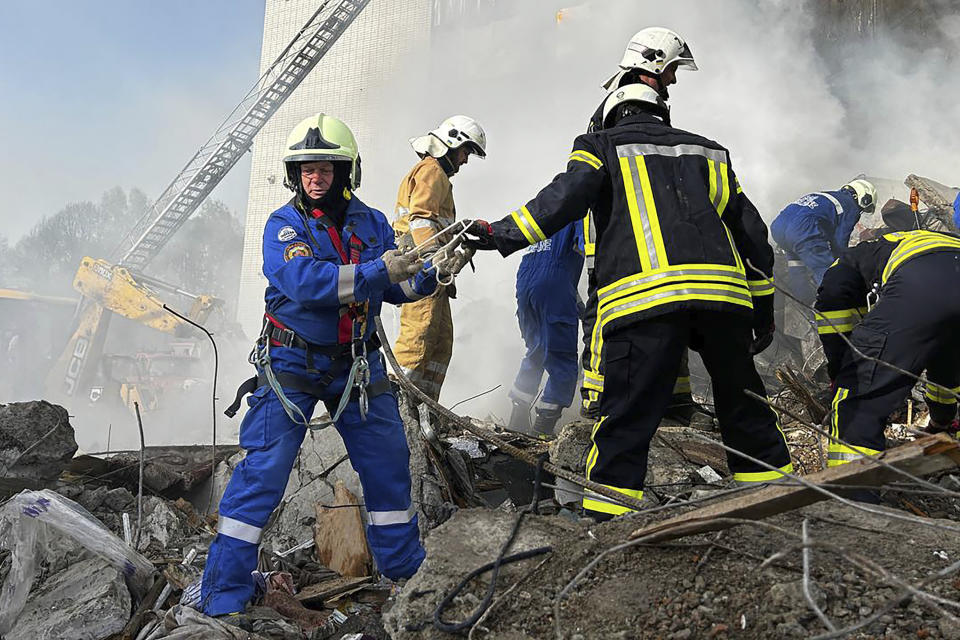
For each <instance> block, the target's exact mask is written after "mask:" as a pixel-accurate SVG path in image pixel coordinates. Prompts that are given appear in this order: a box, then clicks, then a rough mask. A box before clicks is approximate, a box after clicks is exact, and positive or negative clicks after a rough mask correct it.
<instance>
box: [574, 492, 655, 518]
mask: <svg viewBox="0 0 960 640" xmlns="http://www.w3.org/2000/svg"><path fill="white" fill-rule="evenodd" d="M603 486H604V487H607V488H608V489H613V490H614V491H616V492H618V493H622V494H623V495H625V496H629V497H631V498H636V499H637V500H642V499H643V490H642V489H638V490H633V489H618V488H616V487H610V486H607V485H603ZM585 493H587V494H588V495H586V496H584V497H583V508H584V509H588V510H590V511H597V512H599V513H608V514H610V515H614V516H620V515H623V514H625V513H632V512H635V511H636V509H631V508H630V507H625V506H624V505H622V504H617V503H615V502H609V500H608V498H605V497H603V496H601V495H600V494H598V493H594V492H593V491H590V490H589V489H587V490H586V491H585Z"/></svg>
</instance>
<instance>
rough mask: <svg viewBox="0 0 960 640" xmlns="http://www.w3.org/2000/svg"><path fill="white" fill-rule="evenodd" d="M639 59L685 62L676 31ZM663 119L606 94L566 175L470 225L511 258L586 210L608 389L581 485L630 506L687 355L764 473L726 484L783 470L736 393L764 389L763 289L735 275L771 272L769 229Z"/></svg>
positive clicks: (627, 89)
mask: <svg viewBox="0 0 960 640" xmlns="http://www.w3.org/2000/svg"><path fill="white" fill-rule="evenodd" d="M669 33H672V32H669ZM638 54H639V55H644V56H649V57H650V58H651V59H656V60H659V61H660V62H661V63H662V62H663V61H664V60H672V61H675V62H681V61H686V60H691V59H692V58H691V56H690V53H689V49H688V48H687V47H686V45H685V44H683V42H682V40H680V39H679V38H678V37H676V36H675V34H674V35H672V36H669V35H666V36H665V37H664V38H663V40H662V42H661V45H660V46H659V47H658V48H656V49H653V48H643V47H641V48H638ZM667 118H668V111H667V107H666V104H665V103H664V101H663V99H662V98H661V96H660V95H659V93H658V92H657V91H656V90H654V89H653V88H652V87H649V86H647V85H646V84H642V83H633V84H624V85H622V86H617V87H615V88H614V89H613V91H612V93H611V94H610V95H609V96H608V98H607V100H606V102H605V104H604V108H603V116H602V129H601V130H599V131H595V132H593V133H587V134H584V135H581V136H578V137H577V138H576V140H575V141H574V144H573V152H572V153H571V154H570V157H569V161H568V163H567V168H566V171H565V172H563V173H561V174H559V175H558V176H557V177H556V178H554V180H553V182H552V183H550V184H549V185H547V186H546V187H545V188H543V189H542V190H541V191H540V193H539V194H537V196H536V197H535V198H534V199H533V200H531V201H530V202H528V203H527V204H526V205H524V206H523V207H520V208H519V209H518V210H516V211H514V212H512V213H511V214H510V215H508V216H506V217H504V218H503V219H502V220H499V221H497V222H495V223H493V224H492V225H491V224H488V223H486V222H484V221H482V220H476V221H474V222H473V224H472V225H471V227H470V230H469V231H468V233H469V234H470V235H471V239H470V240H469V241H468V242H467V245H468V246H473V247H475V248H478V249H487V250H489V249H497V250H498V251H499V252H500V253H501V254H502V255H504V256H507V255H509V254H511V253H513V252H515V251H517V250H519V249H521V248H523V247H524V246H529V245H532V244H536V243H537V242H539V241H542V240H545V239H546V238H548V237H550V236H552V235H553V234H555V233H556V232H557V231H559V230H560V229H562V228H563V227H564V226H565V225H567V224H569V223H570V222H572V221H574V220H577V219H581V218H582V216H583V215H584V212H585V211H586V210H587V209H588V208H589V209H591V210H592V211H593V214H594V218H593V219H594V221H595V222H596V242H597V247H596V248H597V251H596V278H597V295H598V307H597V318H598V320H597V322H598V323H599V325H600V334H601V335H602V339H603V343H604V346H603V349H604V366H605V372H604V373H605V380H604V393H603V396H602V398H601V401H600V403H601V404H600V419H599V421H598V422H597V424H596V426H595V427H594V431H593V437H592V440H593V446H592V447H591V449H590V452H589V454H588V458H587V477H588V478H589V479H590V480H593V481H594V482H598V483H600V484H603V485H605V486H607V487H609V488H610V489H612V490H614V491H618V492H620V493H622V494H625V495H627V496H630V497H633V498H636V499H640V498H641V497H642V494H643V482H644V478H645V476H646V472H647V455H648V452H649V448H650V441H651V440H652V438H653V435H654V433H655V431H656V429H657V426H658V424H659V423H660V419H661V417H662V416H663V414H664V412H665V411H666V408H667V405H668V404H669V402H670V398H671V395H672V392H673V388H674V383H675V381H676V378H677V373H678V370H679V367H680V360H681V357H682V354H683V352H684V350H685V349H687V347H688V346H690V347H692V348H694V349H696V350H697V351H699V352H700V354H701V356H702V357H703V360H704V364H705V365H706V367H707V371H708V372H709V373H710V376H711V379H712V382H713V391H714V397H715V398H716V407H717V413H718V417H719V422H720V429H721V432H722V435H723V439H724V441H725V442H726V443H727V445H729V446H730V447H732V448H735V449H737V450H739V451H742V452H744V453H746V454H748V455H750V456H752V457H754V458H757V459H759V460H761V461H763V462H765V463H766V464H767V465H769V466H764V465H761V464H757V463H755V462H751V461H749V460H747V459H746V458H743V457H741V456H738V455H736V454H731V455H730V456H729V457H728V461H729V466H730V469H731V470H732V471H733V472H734V479H735V480H737V481H739V482H746V483H754V482H767V481H771V480H776V479H779V478H781V477H782V475H783V474H784V473H790V472H792V471H793V466H792V464H791V461H790V453H789V451H788V450H787V445H786V441H785V440H784V437H783V433H782V432H781V430H780V428H779V425H778V421H777V416H776V414H775V413H774V412H773V411H772V410H771V409H770V408H769V407H768V406H767V405H766V404H764V403H762V402H759V401H757V400H753V399H751V398H748V397H747V396H746V395H745V394H744V393H743V391H744V389H750V390H752V391H754V392H755V393H757V394H760V395H761V396H762V395H764V394H765V391H764V388H763V382H762V381H761V380H760V376H759V375H758V374H757V371H756V369H755V368H754V364H753V358H752V354H753V353H755V352H757V351H758V350H761V349H763V348H765V347H766V346H768V345H769V344H770V341H771V340H772V336H773V330H774V326H773V287H772V285H771V283H770V281H769V280H768V279H767V277H766V276H763V275H756V274H753V273H752V272H751V273H750V274H749V275H748V274H747V273H746V271H745V267H744V264H745V262H746V260H750V261H751V262H752V263H753V264H754V265H755V266H756V267H757V268H758V269H761V270H763V271H764V272H765V273H769V272H770V271H771V270H772V268H773V250H772V249H771V248H770V245H769V243H768V242H767V229H766V226H765V225H764V224H763V220H762V219H761V218H760V215H759V213H758V212H757V210H756V209H755V208H754V207H753V205H752V204H751V203H750V201H749V200H748V199H747V198H746V197H745V196H744V195H743V193H742V190H741V189H740V188H739V184H738V183H737V179H736V176H735V175H734V173H733V170H732V169H731V167H730V156H729V152H728V151H727V150H726V149H724V148H723V147H721V146H720V145H719V144H717V143H716V142H713V141H712V140H708V139H707V138H704V137H702V136H698V135H695V134H693V133H689V132H686V131H682V130H680V129H675V128H673V127H671V126H669V125H668V124H667ZM771 467H772V469H773V470H771ZM583 507H584V509H585V510H586V511H587V512H588V513H589V514H590V515H592V516H594V517H596V518H597V519H606V518H610V517H613V516H615V515H619V514H623V513H626V512H628V511H630V510H631V509H630V508H629V507H625V506H622V505H620V504H615V503H613V502H612V501H608V500H607V499H605V498H603V497H602V496H600V495H597V494H590V493H588V495H586V496H585V497H584V499H583Z"/></svg>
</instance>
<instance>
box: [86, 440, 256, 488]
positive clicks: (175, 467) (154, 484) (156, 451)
mask: <svg viewBox="0 0 960 640" xmlns="http://www.w3.org/2000/svg"><path fill="white" fill-rule="evenodd" d="M239 450H240V448H239V447H238V446H237V445H217V457H216V462H217V463H218V464H219V463H220V462H222V461H224V460H226V459H228V458H230V457H231V456H233V455H235V454H236V453H237V452H238V451H239ZM211 453H212V452H211V448H210V447H209V446H203V445H188V446H167V447H146V448H145V449H144V465H143V485H144V488H145V489H146V490H149V491H152V492H154V493H157V494H161V495H164V496H167V497H179V496H182V495H185V494H188V493H189V492H190V491H191V490H192V489H194V488H195V487H197V486H198V485H200V484H202V483H204V482H205V481H206V480H207V479H208V478H209V477H210V475H211V474H212V472H213V469H214V467H212V466H211V461H212V460H213V458H212V456H211ZM139 466H140V452H139V451H123V452H118V453H115V454H113V455H110V456H109V457H103V456H90V455H85V456H78V457H77V458H75V459H74V460H73V461H72V462H71V463H70V471H71V472H73V473H76V474H78V475H86V476H94V477H98V478H101V479H104V480H107V481H109V482H110V483H111V484H112V485H114V486H117V485H121V486H124V487H126V488H128V489H130V490H131V491H136V490H137V486H138V483H139V473H140V468H139Z"/></svg>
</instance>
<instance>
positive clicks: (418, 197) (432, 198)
mask: <svg viewBox="0 0 960 640" xmlns="http://www.w3.org/2000/svg"><path fill="white" fill-rule="evenodd" d="M410 145H411V146H412V147H413V150H414V151H416V152H417V155H418V156H420V162H418V163H417V164H416V165H414V167H413V169H411V170H410V173H408V174H407V175H406V177H404V179H403V181H402V182H401V183H400V189H399V191H398V193H397V208H396V221H395V222H394V223H393V228H394V231H395V232H396V234H397V245H398V246H399V247H400V248H401V249H405V250H407V249H411V248H413V247H418V246H420V245H421V244H423V245H424V246H423V247H421V248H420V249H421V250H420V253H421V255H424V256H426V255H429V253H430V252H431V251H433V250H435V249H437V248H438V247H439V246H441V245H442V244H444V243H445V242H447V241H448V240H450V239H451V238H452V235H453V234H452V233H445V234H441V235H439V236H437V234H438V233H439V232H440V231H442V230H443V229H446V228H447V227H449V226H450V225H452V224H453V223H454V222H455V220H456V217H457V210H456V207H455V205H454V203H453V185H452V184H451V183H450V178H451V176H453V175H454V174H455V173H457V171H458V170H459V169H460V167H461V166H463V165H465V164H467V159H468V157H469V156H470V154H471V153H473V154H476V155H477V156H479V157H481V158H484V157H486V155H487V153H486V148H487V136H486V134H485V133H484V131H483V127H481V126H480V124H479V123H478V122H477V121H476V120H474V119H473V118H469V117H467V116H453V117H450V118H447V119H446V120H444V121H443V122H442V123H440V126H439V127H437V128H436V129H434V130H433V131H431V132H430V133H428V134H427V135H425V136H420V137H418V138H412V139H411V140H410ZM434 236H437V237H434ZM455 296H456V291H455V289H454V288H453V285H452V284H451V285H449V286H438V287H437V291H436V292H435V293H434V294H433V295H432V296H429V297H427V298H424V299H423V300H419V301H417V302H412V303H409V304H405V305H404V306H403V307H402V309H401V311H400V336H399V337H398V338H397V343H396V345H395V348H394V351H395V352H396V354H397V360H398V361H399V362H400V365H401V366H402V367H403V368H404V371H405V373H406V374H407V376H408V377H409V378H410V380H411V381H412V382H413V383H414V384H415V385H417V387H418V388H419V389H420V390H421V391H423V392H424V393H426V394H428V395H429V396H430V397H432V398H434V399H439V397H440V387H441V386H442V385H443V379H444V378H445V377H446V375H447V366H448V365H449V364H450V356H451V354H452V352H453V319H452V318H451V315H450V298H453V297H455Z"/></svg>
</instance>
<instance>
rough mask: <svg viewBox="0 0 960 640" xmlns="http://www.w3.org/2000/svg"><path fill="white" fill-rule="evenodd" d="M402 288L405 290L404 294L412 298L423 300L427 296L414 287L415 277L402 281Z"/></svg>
mask: <svg viewBox="0 0 960 640" xmlns="http://www.w3.org/2000/svg"><path fill="white" fill-rule="evenodd" d="M400 290H401V291H403V295H405V296H407V298H408V299H410V300H422V299H423V298H425V297H426V296H425V295H423V294H422V293H417V290H416V289H415V288H414V287H413V278H408V279H407V280H403V281H401V282H400Z"/></svg>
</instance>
